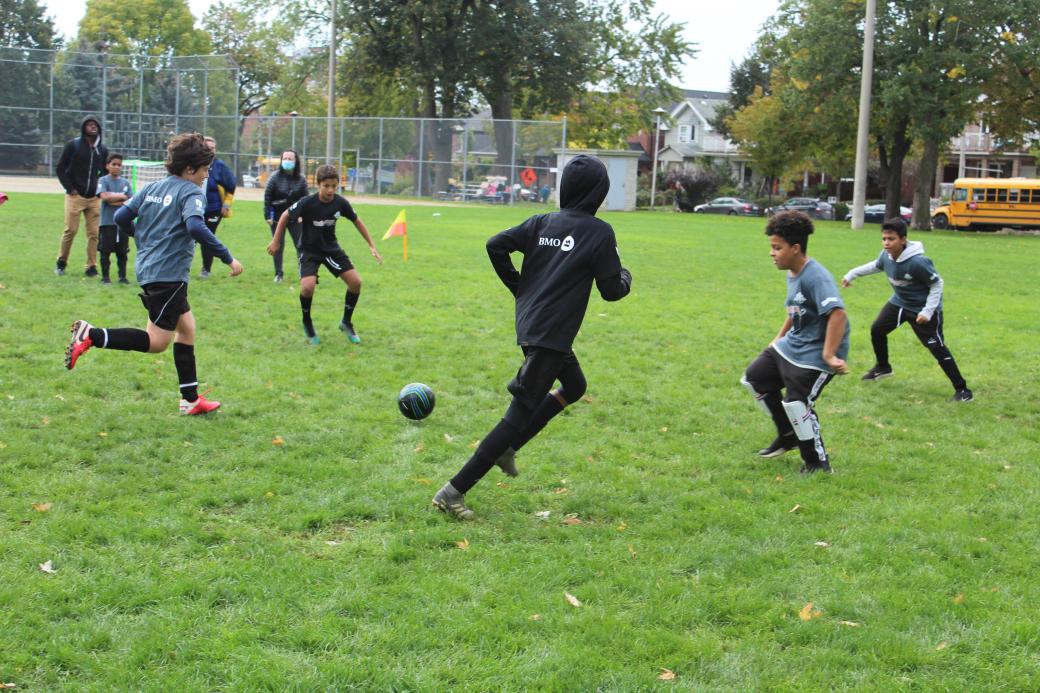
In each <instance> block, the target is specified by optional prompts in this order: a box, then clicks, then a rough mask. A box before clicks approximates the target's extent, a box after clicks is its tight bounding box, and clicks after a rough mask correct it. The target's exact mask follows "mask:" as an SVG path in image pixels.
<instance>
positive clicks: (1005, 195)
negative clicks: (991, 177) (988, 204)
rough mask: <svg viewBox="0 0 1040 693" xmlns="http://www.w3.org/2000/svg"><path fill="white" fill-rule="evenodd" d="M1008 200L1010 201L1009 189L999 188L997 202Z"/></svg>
mask: <svg viewBox="0 0 1040 693" xmlns="http://www.w3.org/2000/svg"><path fill="white" fill-rule="evenodd" d="M1007 201H1008V191H1007V190H1005V189H1004V188H1000V189H999V190H997V202H1007Z"/></svg>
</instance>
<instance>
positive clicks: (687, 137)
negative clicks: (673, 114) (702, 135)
mask: <svg viewBox="0 0 1040 693" xmlns="http://www.w3.org/2000/svg"><path fill="white" fill-rule="evenodd" d="M695 133H696V130H695V128H694V127H693V126H692V125H680V126H679V141H680V142H693V139H694V135H695Z"/></svg>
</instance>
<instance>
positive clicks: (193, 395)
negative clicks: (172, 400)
mask: <svg viewBox="0 0 1040 693" xmlns="http://www.w3.org/2000/svg"><path fill="white" fill-rule="evenodd" d="M173 365H175V366H176V367H177V382H178V383H180V390H181V397H182V398H184V399H186V400H188V401H189V402H194V401H195V400H197V399H198V398H199V379H198V376H196V375H195V345H194V344H181V343H180V342H174V343H173Z"/></svg>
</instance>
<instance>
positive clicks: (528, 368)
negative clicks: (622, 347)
mask: <svg viewBox="0 0 1040 693" xmlns="http://www.w3.org/2000/svg"><path fill="white" fill-rule="evenodd" d="M609 189H610V180H609V179H608V177H607V169H606V167H605V166H604V165H603V164H602V162H600V161H599V160H598V159H594V158H592V157H588V156H584V155H579V156H576V157H574V158H573V159H571V161H570V162H569V163H568V164H567V166H566V167H565V168H564V170H563V178H562V181H561V185H560V207H561V209H560V211H559V212H554V213H552V214H540V215H537V216H533V217H531V218H530V219H528V220H527V221H525V222H523V223H522V224H520V225H519V226H516V227H513V228H511V229H508V230H507V231H503V232H502V233H500V234H498V235H496V236H493V237H492V238H491V239H490V240H489V241H488V242H487V251H488V256H489V257H490V258H491V264H492V266H493V267H494V268H495V272H497V273H498V276H499V278H500V279H501V280H502V283H503V284H505V285H506V288H507V289H509V290H510V291H511V292H512V294H513V295H514V296H515V297H516V341H517V343H518V344H519V345H520V348H521V349H522V350H523V352H524V362H523V364H522V365H521V366H520V370H518V371H517V373H516V377H515V378H513V380H512V381H511V382H510V383H509V385H508V386H507V389H508V390H509V393H510V394H511V395H512V396H513V400H512V402H511V403H510V404H509V408H508V409H506V413H505V415H504V416H503V417H502V420H501V421H499V422H498V424H497V425H496V426H495V427H494V428H493V429H491V432H490V433H488V434H487V436H485V437H484V440H483V441H481V443H480V445H479V446H478V447H477V450H476V452H475V453H474V454H473V456H472V457H470V459H469V461H468V462H466V464H465V465H464V466H463V467H462V469H461V470H460V471H459V473H458V474H456V475H455V477H454V478H453V479H452V480H451V481H449V482H448V483H446V484H445V485H444V486H443V487H442V488H441V490H440V491H438V492H437V495H435V496H434V497H433V505H434V506H435V507H437V508H438V509H439V510H441V511H443V512H446V513H450V514H451V515H454V516H455V517H457V518H459V519H462V520H470V519H472V518H473V516H474V514H473V511H472V510H470V509H469V508H467V507H466V504H465V502H464V498H463V496H464V494H465V493H466V492H467V491H469V490H470V489H471V488H472V487H473V486H474V485H476V483H477V482H478V481H480V479H481V478H482V477H483V476H484V475H485V474H487V473H488V471H489V470H490V469H491V467H493V466H494V465H496V464H497V465H498V466H499V467H501V468H502V471H504V472H505V473H506V474H508V475H509V476H516V475H517V473H518V472H517V470H516V466H515V464H514V459H513V458H514V453H515V451H516V450H519V449H520V448H521V447H522V446H523V445H524V444H525V443H527V441H529V440H530V439H531V438H533V437H534V436H535V435H536V434H537V433H538V432H539V431H540V430H542V428H544V427H545V425H546V424H547V423H549V420H550V419H552V418H553V417H554V416H556V415H557V414H559V413H560V412H561V411H563V408H564V407H566V406H567V405H568V404H573V403H574V402H577V401H578V399H579V398H581V396H582V395H583V394H584V393H585V385H586V383H585V376H584V374H583V373H582V371H581V365H580V364H579V363H578V359H577V357H576V356H575V355H574V352H573V351H571V344H572V343H573V342H574V337H575V336H576V335H577V334H578V328H579V327H581V321H582V320H583V319H584V317H585V309H586V308H587V307H588V303H589V294H590V293H591V291H592V282H593V281H595V282H596V287H597V288H598V289H599V292H600V295H601V296H602V297H603V298H604V299H605V300H607V301H619V300H621V299H622V298H624V297H625V296H627V295H628V292H629V289H630V287H631V285H632V275H631V274H630V273H629V271H628V270H627V269H625V268H624V267H622V266H621V259H620V257H619V255H618V250H617V240H616V239H615V238H614V229H612V228H611V226H610V224H607V223H606V222H604V221H600V220H599V219H597V218H596V217H595V214H596V210H598V209H599V206H600V205H601V204H602V203H603V200H604V199H605V198H606V196H607V191H608V190H609ZM512 252H521V253H523V255H524V261H523V265H522V266H521V268H520V271H519V272H517V271H516V268H515V267H514V266H513V262H512V260H510V257H509V254H510V253H512ZM557 380H559V381H560V387H558V388H556V389H554V390H551V391H550V388H552V385H553V383H554V382H556V381H557Z"/></svg>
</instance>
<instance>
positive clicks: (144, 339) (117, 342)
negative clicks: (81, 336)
mask: <svg viewBox="0 0 1040 693" xmlns="http://www.w3.org/2000/svg"><path fill="white" fill-rule="evenodd" d="M90 341H91V342H93V344H94V346H96V347H97V348H99V349H118V350H119V351H148V348H149V347H150V346H151V340H150V339H149V338H148V333H147V332H145V331H144V330H139V329H137V328H136V327H115V328H112V329H111V330H109V329H105V328H104V327H92V328H91V329H90Z"/></svg>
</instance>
